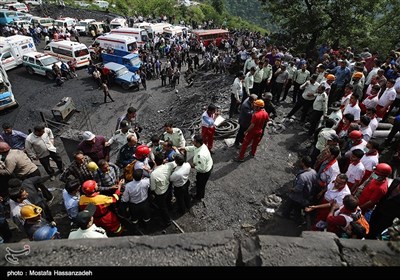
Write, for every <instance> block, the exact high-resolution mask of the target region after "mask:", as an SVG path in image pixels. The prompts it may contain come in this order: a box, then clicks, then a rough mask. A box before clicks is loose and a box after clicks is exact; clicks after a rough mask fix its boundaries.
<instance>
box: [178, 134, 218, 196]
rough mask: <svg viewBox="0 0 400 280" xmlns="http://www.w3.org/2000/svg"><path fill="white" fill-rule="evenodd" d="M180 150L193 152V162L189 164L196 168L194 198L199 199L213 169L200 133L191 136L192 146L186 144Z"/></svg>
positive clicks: (211, 160)
mask: <svg viewBox="0 0 400 280" xmlns="http://www.w3.org/2000/svg"><path fill="white" fill-rule="evenodd" d="M180 151H186V152H194V155H193V163H192V164H191V166H192V167H194V169H196V196H195V200H197V201H200V200H202V199H203V198H204V195H205V191H206V184H207V181H208V179H209V178H210V175H211V171H212V169H213V165H214V162H213V159H212V157H211V154H210V151H209V150H208V148H207V146H206V145H205V144H203V138H202V137H201V135H200V134H196V135H195V136H194V138H193V146H187V147H185V148H184V149H180Z"/></svg>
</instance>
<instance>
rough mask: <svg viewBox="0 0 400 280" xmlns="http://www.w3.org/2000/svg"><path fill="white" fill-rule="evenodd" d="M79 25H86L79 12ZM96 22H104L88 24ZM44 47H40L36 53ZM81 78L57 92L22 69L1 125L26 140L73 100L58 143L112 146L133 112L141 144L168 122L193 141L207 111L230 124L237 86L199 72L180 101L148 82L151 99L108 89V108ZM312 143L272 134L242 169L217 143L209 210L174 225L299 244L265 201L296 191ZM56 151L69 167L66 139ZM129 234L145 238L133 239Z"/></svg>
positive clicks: (58, 187) (291, 130)
mask: <svg viewBox="0 0 400 280" xmlns="http://www.w3.org/2000/svg"><path fill="white" fill-rule="evenodd" d="M65 11H66V10H63V15H64V16H72V15H73V14H71V13H73V11H72V12H70V13H67V12H65ZM53 13H56V11H54V12H53ZM79 17H82V18H85V16H84V15H83V14H82V13H81V12H80V16H79ZM93 17H94V18H97V19H102V16H101V15H100V16H97V17H96V16H95V15H93V14H90V15H89V16H87V18H93ZM81 41H83V42H84V43H86V44H87V45H89V44H90V43H91V40H90V39H89V38H87V37H81ZM43 46H44V45H43V43H41V44H40V45H39V46H38V50H41V49H42V48H43ZM184 69H186V68H185V67H184ZM182 72H184V71H182ZM77 73H78V78H77V79H73V80H69V81H66V82H65V83H64V85H63V86H62V87H56V86H55V85H54V83H53V82H52V81H49V80H47V78H45V77H43V76H39V75H33V76H30V75H29V74H28V73H27V72H26V70H25V69H24V68H23V67H19V68H16V69H13V70H11V71H9V72H8V74H9V78H10V81H11V83H12V85H13V90H14V94H15V97H16V99H17V100H18V102H19V104H20V106H19V107H18V108H16V109H14V110H10V111H7V112H2V113H1V115H0V120H1V123H3V122H10V123H12V124H13V125H14V128H15V129H17V130H21V131H24V132H28V129H32V128H33V126H34V125H36V124H37V123H40V122H41V121H42V120H41V117H40V114H39V113H40V112H43V113H44V115H45V116H46V117H47V118H49V119H53V116H52V113H51V109H52V108H53V107H54V106H55V105H56V104H57V103H58V102H59V101H60V100H61V99H62V98H63V97H67V96H68V97H71V98H72V100H73V101H74V103H75V105H76V107H77V109H78V111H79V112H75V113H74V114H73V115H72V117H71V118H70V119H69V120H68V124H67V125H59V126H57V127H53V126H50V128H52V129H53V132H54V133H55V134H56V135H58V136H59V135H61V134H62V133H63V132H64V131H65V130H66V129H69V128H72V129H77V130H91V131H92V132H94V133H96V134H102V135H104V136H106V138H108V137H110V136H111V135H112V133H113V131H114V128H115V125H116V119H117V117H118V116H120V115H122V114H124V112H125V111H126V109H127V108H128V107H129V106H134V107H136V108H138V114H137V115H138V123H139V124H140V125H141V126H142V127H143V128H144V130H143V132H142V134H141V135H142V138H144V139H147V140H148V139H149V138H150V136H151V135H153V134H161V133H162V132H163V130H162V127H163V124H164V123H165V121H167V120H173V121H174V122H175V123H176V124H177V127H181V128H182V130H183V131H184V133H185V136H186V138H187V139H188V140H189V138H190V135H192V133H193V131H192V130H190V129H189V126H190V124H191V123H192V122H193V121H196V120H199V118H200V115H201V114H202V112H203V111H204V108H205V106H207V105H208V104H209V103H211V102H213V103H215V104H216V105H218V106H221V109H222V110H223V111H224V112H226V116H225V117H227V111H226V110H227V109H228V106H229V101H230V85H231V84H232V82H233V79H234V77H233V76H232V75H229V74H214V73H212V72H210V71H209V72H203V71H199V72H197V76H196V79H195V83H194V85H193V86H192V87H187V84H186V83H185V82H184V79H183V77H181V82H180V84H179V85H178V86H177V89H178V93H177V92H176V91H175V90H173V89H171V88H166V87H161V81H160V80H150V81H148V86H147V91H145V90H143V88H141V89H140V91H130V90H128V91H126V90H123V89H122V88H121V87H119V86H118V85H115V86H113V87H112V88H110V92H111V95H112V97H113V98H114V100H115V101H116V102H112V103H106V104H103V93H102V91H100V90H97V86H96V87H95V84H94V81H93V80H92V78H91V77H90V76H89V75H88V74H87V72H86V69H80V70H78V71H77ZM94 88H96V89H94ZM287 102H288V103H282V106H280V107H279V108H278V110H279V111H280V112H281V113H280V116H279V117H278V119H281V118H282V117H283V115H284V113H283V112H285V113H287V112H288V110H290V107H291V106H290V104H289V102H291V99H290V98H289V97H288V99H287ZM306 139H307V136H306V133H305V132H304V131H303V130H302V128H301V127H300V126H299V125H297V124H296V123H293V124H292V125H291V126H290V127H288V128H287V129H286V130H285V131H283V132H281V133H279V134H276V133H273V134H266V135H265V136H264V138H263V139H262V142H261V144H260V146H259V149H258V151H257V155H256V157H255V158H251V159H250V158H246V161H245V162H244V163H237V162H233V161H232V159H233V158H234V157H235V156H236V155H237V153H238V150H236V149H235V148H229V147H227V145H226V144H225V143H224V142H223V141H222V140H217V141H216V143H215V147H216V149H215V151H216V152H215V154H214V155H213V159H214V170H213V173H212V175H211V178H210V180H209V182H208V184H207V188H206V197H205V200H204V203H199V204H196V205H195V206H194V207H193V211H192V213H186V214H185V215H183V216H180V217H179V216H177V215H176V214H173V215H172V216H173V218H174V220H175V221H176V222H177V223H178V224H179V226H180V227H181V228H182V229H183V231H185V232H198V231H215V230H224V229H231V230H233V231H234V232H235V234H236V236H237V237H238V238H241V237H244V236H251V235H253V234H272V235H285V236H298V235H299V234H300V233H301V230H303V229H304V226H300V227H298V226H297V225H296V224H295V223H294V222H292V221H290V220H285V219H282V218H279V217H278V216H276V215H274V214H270V213H268V212H267V208H268V207H267V206H268V205H266V204H264V200H265V198H266V197H267V196H268V195H271V194H279V195H282V194H284V193H285V191H286V190H287V188H288V187H289V186H290V184H291V182H292V180H293V178H294V173H295V171H296V168H294V166H293V165H294V163H295V161H296V160H297V158H298V152H299V151H302V150H303V149H304V146H305V140H306ZM56 143H57V147H58V148H59V152H60V153H62V155H63V159H64V162H65V163H66V164H68V163H69V160H68V157H67V155H66V153H65V150H64V148H63V146H62V143H61V140H60V138H56ZM189 143H190V140H189ZM42 174H45V172H44V171H43V173H42ZM46 184H47V186H48V187H49V188H51V189H52V190H53V193H54V194H55V195H56V199H55V200H54V202H53V204H52V209H53V212H54V215H55V219H56V222H57V224H58V227H59V229H60V231H61V233H62V236H63V237H67V236H68V233H69V229H70V228H69V222H68V218H67V216H66V213H65V210H64V208H63V204H62V197H61V191H62V188H63V186H64V184H63V183H62V182H59V181H58V180H56V181H54V182H51V181H47V182H46ZM157 224H158V222H157V219H154V222H153V226H152V229H151V231H150V232H149V234H161V233H176V232H179V230H178V229H177V227H174V226H173V225H172V226H170V227H169V228H167V229H166V231H162V230H163V229H162V228H159V227H158V226H157ZM127 227H128V228H129V227H130V226H129V225H127ZM131 234H140V232H134V231H131ZM21 238H23V236H22V235H21V234H18V233H17V232H16V230H14V241H20V240H21Z"/></svg>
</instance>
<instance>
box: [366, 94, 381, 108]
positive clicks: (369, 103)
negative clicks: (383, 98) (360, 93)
mask: <svg viewBox="0 0 400 280" xmlns="http://www.w3.org/2000/svg"><path fill="white" fill-rule="evenodd" d="M378 100H379V97H378V95H375V96H374V97H372V98H368V97H367V98H365V99H364V101H363V102H362V103H363V104H364V106H365V108H367V109H369V108H376V105H378Z"/></svg>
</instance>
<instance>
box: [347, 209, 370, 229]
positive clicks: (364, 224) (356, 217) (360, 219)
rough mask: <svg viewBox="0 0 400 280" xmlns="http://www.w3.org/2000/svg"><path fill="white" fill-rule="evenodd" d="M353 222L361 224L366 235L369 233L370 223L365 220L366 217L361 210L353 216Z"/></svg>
mask: <svg viewBox="0 0 400 280" xmlns="http://www.w3.org/2000/svg"><path fill="white" fill-rule="evenodd" d="M351 217H352V218H353V221H354V222H356V223H358V224H360V225H361V226H362V227H363V228H365V234H368V233H369V223H368V221H367V220H366V219H365V216H364V215H363V214H362V213H361V210H359V211H357V212H356V213H355V214H354V215H351Z"/></svg>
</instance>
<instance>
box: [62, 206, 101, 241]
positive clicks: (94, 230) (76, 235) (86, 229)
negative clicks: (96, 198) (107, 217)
mask: <svg viewBox="0 0 400 280" xmlns="http://www.w3.org/2000/svg"><path fill="white" fill-rule="evenodd" d="M94 212H96V206H95V205H94V204H93V203H90V204H88V206H86V209H85V210H83V211H81V212H79V213H78V215H77V216H76V219H75V222H76V224H77V225H78V226H79V229H77V230H73V231H71V233H70V234H69V236H68V239H81V238H108V236H107V233H106V231H105V230H104V229H103V228H101V227H97V226H96V225H95V224H94V223H93V214H94Z"/></svg>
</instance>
